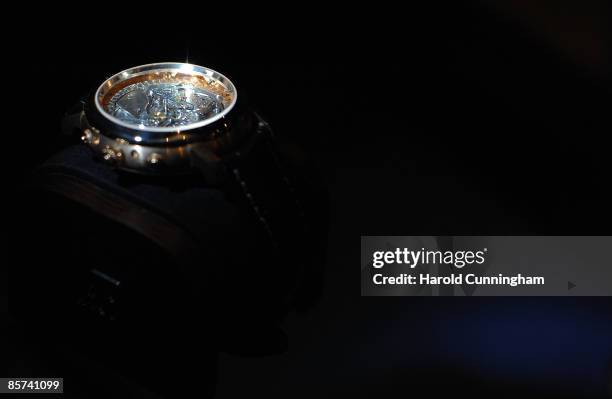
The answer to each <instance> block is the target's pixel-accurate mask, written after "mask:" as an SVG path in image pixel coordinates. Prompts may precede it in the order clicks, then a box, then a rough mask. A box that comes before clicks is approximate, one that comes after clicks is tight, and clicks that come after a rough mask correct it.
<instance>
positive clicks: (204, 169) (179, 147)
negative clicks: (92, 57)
mask: <svg viewBox="0 0 612 399" xmlns="http://www.w3.org/2000/svg"><path fill="white" fill-rule="evenodd" d="M239 98H241V96H240V97H239V94H238V92H237V90H236V87H235V86H234V84H233V83H232V81H230V80H229V79H228V78H227V77H226V76H224V75H223V74H221V73H219V72H216V71H214V70H212V69H209V68H205V67H202V66H197V65H192V64H186V63H172V62H167V63H156V64H148V65H142V66H137V67H134V68H129V69H126V70H124V71H121V72H119V73H117V74H115V75H113V76H111V77H110V78H108V79H106V80H105V81H104V82H103V83H102V84H100V86H99V87H98V88H97V89H96V90H95V92H94V93H93V94H92V95H90V96H89V97H88V98H87V99H86V100H85V101H82V102H81V103H80V109H79V110H77V112H75V113H72V114H69V115H67V116H66V118H65V120H64V130H65V131H66V132H68V133H69V134H70V133H72V132H73V131H74V130H75V129H76V130H77V131H78V132H79V133H80V135H81V140H82V141H83V143H85V144H86V145H87V146H88V147H89V148H90V149H91V150H92V151H93V155H94V156H95V157H96V158H97V159H99V160H101V162H103V163H106V164H108V165H110V166H112V167H113V168H115V169H118V170H121V171H125V172H131V173H136V174H143V175H149V176H172V175H185V174H194V173H198V174H199V175H200V176H201V177H202V178H203V181H204V182H205V184H208V185H213V186H219V185H225V186H228V184H227V183H228V182H229V183H231V185H233V186H234V187H233V188H234V191H236V192H237V193H234V196H235V197H242V198H241V199H242V201H241V202H243V203H244V204H245V205H247V206H248V207H249V208H250V209H251V211H252V213H253V216H254V217H255V218H256V220H257V221H258V223H259V224H260V225H261V227H262V228H263V229H264V231H265V232H266V234H267V235H268V236H269V238H270V240H271V243H272V244H273V245H274V246H275V247H278V248H277V249H281V250H282V249H283V248H281V247H280V246H281V241H286V242H285V245H287V241H295V240H299V239H300V237H301V236H303V234H304V233H305V231H306V224H307V219H306V215H305V213H304V209H302V204H301V203H300V199H299V198H298V195H297V194H296V192H295V188H294V187H293V183H292V181H291V178H290V176H289V172H288V170H287V168H286V167H285V166H284V165H283V163H282V160H281V159H280V156H279V153H278V151H277V150H276V148H275V142H274V137H273V134H272V130H271V128H270V126H269V125H268V123H266V121H264V120H263V119H262V118H261V117H260V116H259V115H258V114H257V113H255V112H253V111H252V110H249V109H248V108H247V105H246V104H245V103H244V102H241V101H239ZM288 246H290V245H288Z"/></svg>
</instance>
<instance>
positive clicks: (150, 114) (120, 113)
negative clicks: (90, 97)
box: [107, 80, 224, 127]
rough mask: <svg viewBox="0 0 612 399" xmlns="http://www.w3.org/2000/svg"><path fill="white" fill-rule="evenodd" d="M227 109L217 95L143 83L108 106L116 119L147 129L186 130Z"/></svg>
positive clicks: (198, 89) (182, 85) (175, 85)
mask: <svg viewBox="0 0 612 399" xmlns="http://www.w3.org/2000/svg"><path fill="white" fill-rule="evenodd" d="M223 109H224V104H223V98H222V96H221V95H219V94H217V93H213V92H212V91H209V90H205V89H204V88H201V87H197V86H195V85H192V84H190V83H185V82H168V81H159V80H151V81H143V82H138V83H134V84H131V85H128V86H126V87H124V88H123V89H121V90H119V91H118V92H117V93H115V94H114V95H113V96H112V97H111V99H110V100H109V102H108V104H107V110H108V112H109V113H110V114H111V115H113V116H114V117H116V118H118V119H120V120H122V121H124V122H127V123H130V124H135V125H140V126H145V127H173V126H185V125H189V124H192V123H196V122H199V121H203V120H206V119H208V118H211V117H213V116H214V115H217V114H218V113H220V112H221V111H223Z"/></svg>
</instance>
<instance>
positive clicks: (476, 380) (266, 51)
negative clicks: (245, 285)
mask: <svg viewBox="0 0 612 399" xmlns="http://www.w3.org/2000/svg"><path fill="white" fill-rule="evenodd" d="M279 7H280V6H279ZM245 11H246V10H245ZM260 11H262V12H263V13H264V14H265V13H268V9H266V10H263V8H262V9H261V10H260ZM609 11H610V10H609V6H607V5H606V3H605V2H582V3H581V4H580V5H578V4H574V3H573V2H540V3H538V4H528V3H527V2H520V1H514V2H512V1H502V2H499V3H494V2H473V3H472V2H456V3H453V4H452V5H441V4H438V5H433V4H432V5H431V6H425V5H418V6H417V5H412V4H409V5H406V7H405V8H404V9H402V10H401V11H400V10H393V9H388V8H384V7H383V6H382V5H379V6H377V7H374V5H373V6H372V9H359V10H348V9H347V10H345V11H344V12H341V13H338V14H336V13H333V14H332V13H331V11H329V10H328V9H326V8H319V7H316V8H315V7H314V6H313V5H310V6H297V5H296V6H295V7H293V6H287V7H285V8H276V9H273V10H269V12H270V13H269V14H268V16H267V18H261V17H260V16H259V13H258V14H252V15H251V16H249V17H247V18H244V22H243V20H242V19H236V18H233V15H234V14H232V13H231V12H229V10H222V8H221V9H216V10H215V11H214V12H213V11H212V10H210V9H207V8H206V7H204V10H202V11H201V10H200V9H199V8H198V11H197V12H196V11H195V9H194V10H193V12H192V14H193V18H194V19H195V21H194V23H193V24H185V23H178V22H167V23H164V21H160V20H150V21H151V22H150V24H149V25H148V26H147V27H146V28H143V27H142V25H141V24H140V23H135V22H134V19H133V18H130V21H132V22H130V24H128V25H127V26H125V27H124V28H118V27H117V26H116V25H115V24H113V23H112V22H111V20H112V19H113V18H116V16H115V17H110V16H109V15H107V14H103V13H91V14H89V15H88V16H81V17H79V18H72V17H70V18H68V19H67V20H66V21H65V20H63V19H62V20H59V19H54V18H49V19H47V20H46V22H45V23H44V24H38V23H34V22H33V21H30V22H31V23H26V22H24V25H23V26H22V28H19V29H17V28H16V30H14V31H13V34H14V36H15V37H14V38H11V37H7V38H5V40H7V41H9V42H11V43H12V44H16V47H17V49H18V54H19V57H24V58H21V60H22V61H23V62H22V63H23V65H25V68H22V69H21V70H20V72H19V75H22V74H24V73H25V74H26V75H27V76H29V77H31V78H29V79H28V82H27V84H26V85H25V87H22V89H21V90H19V92H18V95H17V97H18V101H19V102H20V104H22V105H25V106H24V107H22V106H20V107H18V108H19V109H18V110H19V111H23V110H30V109H31V108H32V107H30V106H29V104H33V103H38V102H39V100H34V98H44V103H45V106H44V107H42V109H39V108H38V107H37V111H36V112H25V113H24V115H23V116H21V113H20V117H19V120H20V123H19V126H21V127H19V126H18V127H17V128H18V129H20V131H21V133H20V135H21V137H23V138H24V140H25V141H26V142H27V143H28V146H27V150H26V151H25V153H23V152H21V151H17V150H16V151H10V155H11V157H10V158H9V161H10V164H11V167H10V168H9V169H7V170H8V171H9V177H10V179H9V180H8V181H10V182H11V183H10V184H12V181H13V179H14V180H15V183H19V182H20V181H22V180H23V179H24V178H25V176H26V175H27V173H28V171H29V170H30V169H31V167H33V166H34V165H35V164H36V163H37V162H40V161H42V160H43V159H45V158H46V157H47V156H49V155H50V154H52V153H53V152H55V151H56V150H57V146H56V144H55V143H56V137H55V134H56V133H57V132H58V131H59V124H60V119H61V116H62V115H63V113H64V112H65V110H66V109H67V108H68V107H69V106H70V105H71V104H73V103H74V102H76V101H77V100H78V99H79V97H80V96H81V95H83V94H84V93H85V92H87V91H88V90H89V89H90V88H92V87H94V86H96V85H97V84H99V82H100V81H101V80H102V79H104V78H105V77H108V76H110V75H112V74H114V73H116V72H117V71H119V70H122V69H125V68H128V67H131V66H134V65H140V64H146V63H150V62H159V61H189V62H192V63H195V64H200V65H205V66H209V67H211V68H213V69H216V70H219V71H222V72H223V73H224V74H226V75H227V76H229V77H230V79H232V80H233V81H234V82H235V83H236V85H237V86H238V88H239V90H242V91H245V92H247V93H248V94H249V97H250V99H251V101H252V102H253V103H254V104H256V105H257V106H258V107H259V108H260V109H261V111H262V113H263V114H264V115H265V116H266V117H267V118H268V119H269V121H270V123H271V124H272V125H273V126H274V127H275V130H276V131H277V132H282V133H281V134H283V135H286V136H287V137H289V138H291V139H292V140H293V141H295V142H296V143H298V144H299V145H300V146H301V147H302V148H304V149H305V150H306V151H308V152H309V153H310V154H311V155H312V158H313V160H314V162H315V164H316V165H317V168H318V169H319V171H320V173H321V175H322V178H323V179H324V180H325V182H326V184H327V185H328V187H329V191H330V197H331V206H332V209H331V212H332V221H331V227H330V234H329V256H328V263H327V271H326V289H325V292H324V294H323V297H322V298H321V300H320V302H319V304H318V305H317V306H316V307H315V309H313V310H312V311H311V312H310V313H307V314H305V315H299V316H291V318H290V320H289V321H288V325H287V330H288V333H289V341H290V349H289V352H288V353H287V354H286V355H282V356H277V357H269V358H264V359H246V360H245V359H239V358H234V357H231V356H227V355H222V357H221V361H220V372H219V377H218V378H219V387H218V395H219V397H235V396H237V395H239V394H242V391H244V392H245V393H249V394H254V395H255V394H257V395H258V394H263V395H269V396H272V397H275V396H279V397H311V396H313V395H317V396H323V397H325V396H326V395H330V396H332V395H338V394H341V395H343V396H348V395H351V396H355V397H371V396H374V397H381V396H384V395H388V396H396V395H397V396H404V394H408V393H410V392H414V393H415V394H416V393H417V392H418V391H419V390H420V389H424V390H426V391H429V392H435V393H446V392H447V390H449V391H450V392H456V393H461V392H463V393H465V392H469V393H473V394H487V395H488V394H495V395H496V396H500V395H504V394H508V393H509V392H514V390H519V391H520V392H521V393H522V394H529V395H536V394H537V395H542V394H543V395H550V396H558V395H560V394H561V392H560V391H563V394H564V395H565V394H566V395H569V396H574V395H577V396H582V395H586V396H592V395H595V396H601V395H604V389H605V387H601V386H599V385H597V386H594V385H593V386H589V383H584V382H581V380H579V379H576V381H575V382H572V381H571V377H570V378H568V379H566V380H564V381H563V384H560V382H561V381H560V380H558V379H559V377H558V375H559V374H553V377H550V378H548V377H547V378H544V375H546V372H545V370H542V375H541V378H540V375H539V374H538V373H537V372H536V373H535V378H532V379H528V378H525V377H524V376H523V375H521V374H520V373H519V374H517V375H514V374H510V375H506V374H505V371H504V370H505V369H504V367H503V364H504V363H505V362H506V360H504V358H503V357H501V356H500V357H499V358H495V356H493V359H496V360H493V361H492V363H490V364H489V365H488V366H487V367H485V368H489V369H493V370H497V369H499V372H498V373H493V375H483V374H482V373H480V372H479V371H478V370H476V371H474V370H473V369H472V368H470V367H469V366H468V365H466V364H465V363H461V362H458V363H457V362H453V361H445V360H444V359H445V357H444V353H443V350H442V349H440V348H442V347H445V345H443V344H442V343H443V342H449V341H452V339H453V333H452V331H445V330H443V328H444V327H443V326H444V325H445V322H444V321H442V322H441V321H440V320H450V319H451V318H452V317H451V316H449V315H450V314H454V315H456V314H464V315H466V319H465V320H463V321H462V319H461V318H460V319H459V320H458V321H456V324H455V325H454V326H455V327H456V328H459V329H463V330H465V329H467V330H470V331H472V330H473V331H479V332H480V333H482V334H480V335H479V336H480V337H482V336H483V334H484V336H486V334H485V333H483V332H482V331H481V329H482V328H485V327H483V326H482V325H478V323H476V324H475V325H474V324H470V323H469V322H468V321H467V320H468V319H469V318H470V315H471V316H474V315H477V314H479V313H480V312H482V311H483V309H488V311H489V312H493V314H496V315H503V314H506V313H510V314H514V316H512V317H514V318H513V319H512V320H514V321H516V323H517V324H516V325H518V327H516V330H512V331H513V332H510V333H508V335H507V336H506V337H505V338H504V339H505V340H509V341H511V340H513V339H516V340H521V339H525V340H531V342H535V343H534V344H533V345H534V347H535V348H537V347H538V345H537V342H540V341H541V342H547V341H548V340H549V339H550V337H547V334H549V333H550V332H551V331H555V330H556V329H564V328H566V327H567V326H566V325H564V324H562V325H556V324H555V323H550V324H549V325H546V326H544V327H542V326H541V327H539V330H538V328H536V329H533V328H531V327H530V325H529V320H531V317H533V318H535V319H539V316H541V317H542V318H544V319H546V316H545V313H546V312H552V313H555V312H561V313H563V312H564V309H569V310H568V311H567V312H568V313H567V314H569V315H573V314H577V315H581V314H584V313H585V312H588V313H589V315H590V316H589V317H587V318H586V319H585V320H586V323H587V325H583V328H585V329H587V330H588V329H590V327H589V326H588V323H592V324H593V326H595V325H597V326H598V327H597V328H598V329H599V332H600V333H602V334H607V335H609V336H610V337H611V339H610V341H612V328H610V321H611V318H612V312H611V310H612V309H611V305H612V303H611V302H610V300H609V299H607V298H548V299H538V300H537V301H536V300H534V299H531V298H521V299H507V298H488V299H484V298H479V299H476V298H424V299H415V298H394V299H391V298H388V299H385V300H382V299H384V298H380V299H379V298H360V297H359V291H358V290H359V288H358V287H359V281H358V280H359V273H355V270H358V269H356V267H357V266H356V264H357V262H358V260H357V259H358V255H357V254H358V248H357V245H359V244H358V242H359V236H360V235H376V234H384V235H394V234H397V235H413V234H415V235H416V234H425V235H447V234H500V235H503V234H559V235H562V234H572V235H581V234H602V235H606V234H609V232H610V222H611V221H612V212H611V210H610V206H609V204H610V198H611V196H610V194H611V193H612V192H611V190H610V184H609V182H610V179H609V172H610V169H611V167H610V157H609V148H610V147H609V139H608V136H609V134H610V132H612V129H611V127H612V126H611V123H610V121H611V120H612V119H611V118H610V117H609V116H610V109H611V108H610V106H611V99H612V97H611V96H610V94H611V90H612V86H611V82H610V80H611V74H610V71H611V70H612V69H611V67H612V63H610V54H611V53H610V52H611V51H612V50H611V49H612V47H611V43H612V35H611V34H610V28H609V22H610V20H609V15H610V14H609ZM273 12H274V14H272V13H273ZM111 14H112V13H111ZM300 17H301V18H300ZM141 18H142V19H145V20H149V19H148V18H149V17H145V16H144V15H143V16H142V17H141ZM168 18H169V19H170V20H173V21H174V20H177V17H176V16H174V15H173V14H172V13H171V12H169V15H168ZM27 19H28V18H27V17H26V19H25V20H27ZM119 19H120V20H124V19H123V18H119ZM200 19H202V20H204V21H206V23H199V21H200ZM178 20H180V18H178ZM211 20H213V21H214V23H213V22H212V21H211ZM209 21H210V22H209ZM217 23H218V25H217ZM185 25H193V26H192V28H191V29H185ZM26 36H27V39H26ZM26 43H27V44H26ZM30 68H31V69H30ZM33 93H36V95H35V96H34V95H33ZM23 126H27V127H25V128H24V127H23ZM30 126H31V127H30ZM23 129H25V131H23ZM19 148H22V147H21V146H20V147H19ZM12 156H14V159H13V157H12ZM7 184H8V183H7ZM20 217H21V218H25V219H26V221H27V215H20ZM27 222H30V223H31V222H32V221H27ZM58 228H59V229H60V231H59V233H61V227H58ZM513 312H514V313H513ZM524 312H527V314H528V315H529V316H524V315H525V314H526V313H524ZM538 312H542V313H541V314H540V313H538ZM517 314H518V316H517ZM445 318H446V319H445ZM399 320H402V321H399ZM571 320H572V318H571V317H570V318H569V319H568V321H567V323H568V325H572V321H571ZM583 322H585V321H584V320H583ZM551 326H552V327H551ZM602 326H603V327H602ZM572 328H573V327H572ZM595 328H596V327H593V329H595ZM523 329H524V330H523ZM525 331H529V333H525ZM572 331H574V330H572ZM574 332H575V334H574V335H572V334H569V335H567V340H559V342H558V345H559V353H563V351H564V350H565V349H564V348H567V346H568V345H569V346H572V348H574V350H575V351H576V352H580V351H581V345H583V343H582V342H583V341H584V340H588V338H587V336H588V334H587V335H584V334H581V333H580V332H579V331H578V332H576V331H574ZM512 334H514V336H513V335H512ZM385 336H388V337H389V338H388V340H387V339H385V338H384V337H385ZM373 337H375V340H374V341H375V342H379V341H381V342H386V344H384V345H381V348H385V349H384V350H383V351H382V352H381V351H379V352H376V353H378V355H377V356H378V357H377V356H374V357H372V356H371V352H370V350H374V349H371V348H375V346H376V345H375V343H374V342H372V339H373ZM487 338H488V339H494V337H493V336H488V337H487ZM461 345H464V346H467V347H470V345H473V350H474V352H473V353H474V356H482V353H481V352H478V343H477V342H476V343H474V342H468V343H465V342H462V343H461ZM398 347H401V348H404V349H401V350H400V351H399V352H400V353H402V354H403V355H402V356H403V357H402V359H403V360H402V361H401V362H399V363H400V364H397V365H395V366H393V365H389V364H390V363H389V364H387V363H386V361H385V359H387V360H389V362H391V359H393V358H395V357H394V356H393V355H392V352H393V348H395V349H397V348H398ZM423 347H425V348H429V350H430V351H431V356H428V355H427V353H428V352H427V351H426V350H425V353H426V355H424V356H414V359H415V360H414V362H411V360H410V359H411V358H412V352H411V349H410V348H413V349H414V348H420V349H414V351H415V352H419V353H421V352H420V351H423V350H424V349H422V348H423ZM368 348H370V349H368ZM385 351H391V352H385ZM601 351H602V356H603V357H604V358H605V357H606V356H607V358H608V359H610V358H611V357H612V353H610V347H609V346H607V347H602V348H601ZM606 351H607V352H606ZM477 353H481V355H476V354H477ZM15 355H16V356H19V353H18V351H17V353H16V354H15ZM538 356H540V357H541V356H550V354H549V353H548V352H546V351H543V352H541V353H538V351H537V350H535V351H533V350H531V351H530V353H527V354H525V355H524V358H521V359H522V360H523V361H524V363H527V364H528V363H530V362H533V361H535V362H536V363H537V360H534V359H535V358H536V357H538ZM484 357H486V356H484ZM423 358H425V359H430V363H428V364H426V365H424V364H423V362H422V359H423ZM416 359H419V360H416ZM559 359H560V360H559V362H563V361H564V358H563V356H561V357H560V358H559ZM574 360H575V358H572V357H568V358H567V359H565V361H567V362H571V361H574ZM189 361H193V359H190V358H189V356H186V357H185V362H189ZM426 363H427V362H426ZM379 364H387V366H389V367H388V369H384V370H383V371H382V372H380V370H379V371H377V372H376V373H372V374H369V371H368V370H370V368H371V367H375V365H379ZM194 367H197V365H194ZM376 367H378V366H376ZM602 367H606V366H605V364H604V365H603V366H602ZM519 368H520V367H519ZM553 368H554V367H553ZM570 374H571V373H570ZM370 375H373V376H374V377H372V378H369V377H368V376H370ZM203 378H209V377H208V376H206V377H203ZM211 378H212V377H211ZM430 383H431V385H430ZM564 384H565V385H564ZM566 386H567V387H570V388H571V389H567V390H566V388H567V387H566ZM431 390H433V391H431Z"/></svg>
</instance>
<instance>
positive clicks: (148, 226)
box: [36, 62, 327, 318]
mask: <svg viewBox="0 0 612 399" xmlns="http://www.w3.org/2000/svg"><path fill="white" fill-rule="evenodd" d="M245 100H246V96H245V95H243V94H242V93H239V92H238V90H237V88H236V86H235V85H234V83H233V82H232V81H231V80H230V79H228V78H227V77H226V76H224V75H223V74H221V73H219V72H216V71H214V70H212V69H209V68H205V67H202V66H197V65H193V64H186V63H172V62H167V63H156V64H149V65H142V66H137V67H134V68H129V69H126V70H124V71H121V72H119V73H117V74H115V75H113V76H111V77H110V78H108V79H106V80H105V81H104V82H102V83H101V84H100V85H99V86H98V87H97V88H96V89H95V90H93V91H92V92H91V94H90V95H88V96H87V97H86V98H84V99H83V100H82V101H80V102H79V103H78V104H77V105H76V106H75V107H74V109H73V110H71V112H69V113H68V114H67V115H66V116H65V118H64V120H63V129H62V130H63V131H64V133H65V134H66V135H67V137H75V139H76V138H77V137H78V138H80V140H77V141H81V143H78V144H75V145H74V146H72V147H70V148H68V149H67V150H65V151H64V152H62V153H60V154H58V155H56V156H55V157H53V158H52V159H50V160H48V161H47V162H46V163H45V164H44V165H43V166H42V167H41V168H39V172H38V176H42V177H41V178H39V179H38V180H37V182H36V186H37V187H39V188H40V187H43V188H44V190H46V191H52V192H54V193H56V194H59V195H60V196H62V197H65V198H68V199H69V200H70V201H73V202H76V203H78V204H80V205H82V206H84V207H86V208H88V209H90V210H93V211H94V212H95V213H97V214H100V215H102V216H103V217H104V218H105V219H109V220H112V221H113V222H116V223H118V224H120V225H122V226H126V227H128V228H129V229H131V230H133V231H136V232H137V233H139V235H140V236H144V237H146V238H147V240H149V241H150V242H153V243H154V244H155V245H156V246H157V247H159V248H162V249H163V250H164V251H165V252H166V253H168V254H170V255H171V256H172V257H173V259H174V261H176V262H177V263H178V264H179V265H180V266H181V267H182V268H183V269H184V273H183V274H184V276H186V277H185V280H186V282H187V284H189V285H190V289H192V290H193V291H194V292H195V293H196V294H198V293H197V292H196V291H199V292H200V293H202V292H203V293H205V294H206V295H208V296H209V298H208V299H209V301H208V303H210V302H211V301H214V300H215V299H210V297H211V296H214V295H218V296H219V297H221V298H223V299H221V300H219V302H220V306H223V307H224V309H229V308H232V309H238V310H237V311H236V312H241V313H243V314H244V317H256V316H255V315H256V314H257V313H258V312H261V313H265V312H268V313H269V314H271V313H275V314H282V313H285V312H286V311H288V310H289V309H291V308H296V307H297V308H306V307H308V306H309V304H311V303H312V302H313V299H315V298H316V297H317V296H318V289H317V288H316V287H318V286H319V283H320V278H321V271H322V257H323V253H324V246H325V241H326V237H327V236H326V226H327V203H326V200H327V198H326V195H325V192H324V191H325V190H324V188H322V187H320V186H319V184H318V183H315V181H316V180H317V179H316V178H313V177H312V176H313V175H312V172H313V170H312V168H311V167H310V166H309V164H308V163H307V162H303V157H300V156H297V157H296V156H293V155H292V154H294V152H292V150H287V148H290V146H289V147H285V144H284V143H283V142H282V140H280V139H279V138H278V137H276V135H274V134H273V132H272V129H271V127H270V125H269V124H268V123H267V122H266V121H265V120H264V119H263V118H262V117H261V116H260V115H259V114H258V113H257V112H255V111H254V110H253V108H252V107H251V105H250V104H248V103H247V101H245ZM124 241H125V240H124ZM81 245H89V246H93V247H96V246H99V247H100V248H102V249H101V252H100V253H102V254H104V252H105V251H108V250H110V249H111V248H115V247H113V245H110V244H109V243H101V244H98V242H96V243H94V244H89V243H88V244H81ZM119 249H120V252H121V253H120V254H118V255H113V256H112V257H114V258H115V259H121V258H124V255H123V253H124V252H127V251H130V248H129V244H126V247H125V248H123V247H121V246H120V247H119ZM88 256H91V255H88ZM130 256H132V255H130ZM106 257H108V256H105V258H106ZM203 265H204V266H203ZM173 272H174V271H173ZM204 274H205V275H206V276H205V277H203V275H204ZM90 277H91V278H92V279H93V281H94V283H93V285H96V284H98V283H100V284H102V285H104V286H109V284H110V287H111V288H112V289H110V291H111V292H114V291H116V287H119V286H121V284H120V283H121V281H122V279H130V278H133V277H134V276H133V275H132V276H129V275H128V272H127V271H126V268H125V267H124V266H123V265H114V264H113V262H107V263H105V264H103V265H102V266H97V267H92V273H91V276H90ZM100 291H101V292H104V294H103V295H102V296H103V297H107V296H112V295H113V294H107V292H108V291H109V290H108V289H106V288H104V289H101V290H100ZM231 291H233V294H232V295H231V296H230V295H228V294H227V293H228V292H231ZM239 292H242V293H243V294H242V295H240V294H239ZM211 293H215V294H211ZM94 296H96V297H100V295H94ZM238 298H240V299H238ZM262 298H265V299H262ZM260 300H261V301H260ZM88 301H89V299H87V298H85V299H84V300H83V301H81V303H84V306H87V307H90V306H91V307H93V309H94V311H96V312H100V306H101V305H100V304H99V303H98V302H94V303H93V305H92V304H89V302H88ZM245 301H246V302H249V303H250V305H251V306H253V307H254V308H257V310H252V311H245V309H246V308H247V306H245V303H246V302H245ZM104 303H105V304H106V302H104ZM113 303H114V304H116V303H117V301H116V300H115V299H113ZM103 305H104V304H103ZM104 306H106V305H104ZM114 307H116V306H114ZM273 309H275V310H273ZM236 312H233V311H228V312H226V313H228V314H235V313H236ZM100 313H103V314H104V315H105V317H110V315H111V314H112V312H111V311H110V310H109V309H102V311H101V312H100ZM249 313H250V314H249ZM241 317H242V316H241ZM266 317H268V316H266ZM270 317H272V316H270ZM274 317H275V316H274ZM234 318H236V317H234Z"/></svg>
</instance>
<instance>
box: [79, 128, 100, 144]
mask: <svg viewBox="0 0 612 399" xmlns="http://www.w3.org/2000/svg"><path fill="white" fill-rule="evenodd" d="M81 141H82V142H83V143H85V144H93V145H98V144H100V131H99V130H98V129H96V128H93V127H92V128H91V129H90V128H87V129H85V130H83V134H82V135H81Z"/></svg>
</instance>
